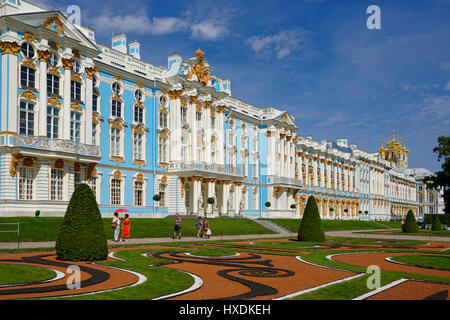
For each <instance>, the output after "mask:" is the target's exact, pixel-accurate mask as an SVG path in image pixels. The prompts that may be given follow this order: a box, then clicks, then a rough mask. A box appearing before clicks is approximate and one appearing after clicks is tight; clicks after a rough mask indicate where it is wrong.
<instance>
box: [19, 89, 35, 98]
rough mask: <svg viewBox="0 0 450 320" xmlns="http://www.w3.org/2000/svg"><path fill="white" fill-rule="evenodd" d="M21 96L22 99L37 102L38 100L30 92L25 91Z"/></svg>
mask: <svg viewBox="0 0 450 320" xmlns="http://www.w3.org/2000/svg"><path fill="white" fill-rule="evenodd" d="M20 96H21V97H22V98H25V99H29V100H36V99H37V97H36V95H35V94H34V93H33V92H32V91H30V90H25V91H24V92H22V93H21V94H20Z"/></svg>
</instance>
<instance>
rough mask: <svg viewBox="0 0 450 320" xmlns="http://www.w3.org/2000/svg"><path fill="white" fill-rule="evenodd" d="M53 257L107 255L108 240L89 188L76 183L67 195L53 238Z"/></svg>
mask: <svg viewBox="0 0 450 320" xmlns="http://www.w3.org/2000/svg"><path fill="white" fill-rule="evenodd" d="M56 253H57V259H58V260H63V261H100V260H106V258H107V256H108V242H107V240H106V233H105V229H104V227H103V222H102V217H101V214H100V210H99V209H98V204H97V201H96V200H95V196H94V193H93V192H92V189H91V188H90V187H89V186H88V185H86V184H79V185H78V186H77V187H76V188H75V191H74V193H73V195H72V198H71V199H70V202H69V206H68V207H67V211H66V215H65V216H64V220H63V222H62V224H61V226H60V228H59V234H58V238H57V240H56Z"/></svg>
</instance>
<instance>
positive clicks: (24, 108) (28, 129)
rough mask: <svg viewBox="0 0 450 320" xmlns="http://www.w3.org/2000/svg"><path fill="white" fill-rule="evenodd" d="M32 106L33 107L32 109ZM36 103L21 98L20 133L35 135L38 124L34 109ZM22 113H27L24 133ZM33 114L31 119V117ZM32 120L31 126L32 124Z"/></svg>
mask: <svg viewBox="0 0 450 320" xmlns="http://www.w3.org/2000/svg"><path fill="white" fill-rule="evenodd" d="M30 106H32V108H31V109H30ZM35 106H36V105H35V104H34V103H32V102H29V101H25V100H21V101H19V134H21V135H27V136H33V135H34V133H35V132H36V130H35V126H36V112H35V110H34V107H35ZM22 114H25V118H24V121H25V133H22V123H23V122H22ZM30 116H31V119H30ZM30 122H31V126H30Z"/></svg>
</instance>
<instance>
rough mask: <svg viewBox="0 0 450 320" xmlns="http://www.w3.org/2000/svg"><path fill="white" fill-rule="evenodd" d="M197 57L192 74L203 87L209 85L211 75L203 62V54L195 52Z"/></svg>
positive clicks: (200, 51)
mask: <svg viewBox="0 0 450 320" xmlns="http://www.w3.org/2000/svg"><path fill="white" fill-rule="evenodd" d="M195 55H196V57H197V64H196V65H195V66H194V67H193V72H194V74H195V75H196V76H197V79H198V82H200V83H201V84H202V85H204V86H205V87H206V86H208V85H209V83H210V81H211V74H210V72H209V68H208V67H207V64H206V60H205V57H204V56H205V53H204V52H203V51H202V50H200V49H198V50H197V51H195Z"/></svg>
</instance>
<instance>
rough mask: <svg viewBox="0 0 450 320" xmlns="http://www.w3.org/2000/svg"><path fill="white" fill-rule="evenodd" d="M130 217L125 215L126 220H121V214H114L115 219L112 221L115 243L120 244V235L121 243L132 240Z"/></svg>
mask: <svg viewBox="0 0 450 320" xmlns="http://www.w3.org/2000/svg"><path fill="white" fill-rule="evenodd" d="M121 225H122V233H120V228H121ZM130 226H131V221H130V216H129V215H128V213H127V214H125V218H123V219H121V218H119V213H118V212H115V213H114V218H113V221H112V225H111V227H112V228H113V230H114V241H115V242H119V235H120V241H125V242H128V239H129V238H130Z"/></svg>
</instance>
